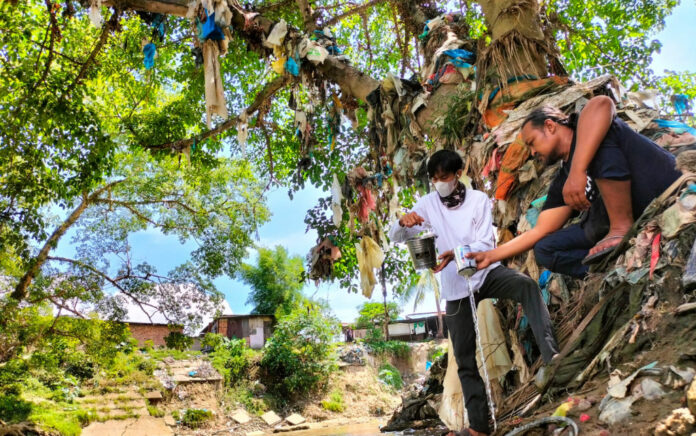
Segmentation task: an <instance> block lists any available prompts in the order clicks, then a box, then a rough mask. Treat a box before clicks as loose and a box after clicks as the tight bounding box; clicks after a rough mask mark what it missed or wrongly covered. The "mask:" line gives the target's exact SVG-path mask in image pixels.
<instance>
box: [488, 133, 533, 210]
mask: <svg viewBox="0 0 696 436" xmlns="http://www.w3.org/2000/svg"><path fill="white" fill-rule="evenodd" d="M528 157H529V148H528V147H527V146H526V145H525V144H524V142H522V135H521V134H519V133H518V134H517V137H515V140H514V141H513V142H512V144H510V146H509V147H508V149H507V151H506V152H505V156H503V161H502V162H501V163H500V172H499V173H498V182H497V183H496V187H495V198H496V199H498V200H507V198H508V196H509V194H510V191H511V190H512V187H513V186H514V185H515V180H516V179H517V170H518V169H519V167H521V166H522V164H523V163H524V162H525V161H526V160H527V158H528Z"/></svg>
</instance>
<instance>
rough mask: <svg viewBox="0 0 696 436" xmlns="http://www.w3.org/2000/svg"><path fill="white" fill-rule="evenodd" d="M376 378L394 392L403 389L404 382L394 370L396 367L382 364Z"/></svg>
mask: <svg viewBox="0 0 696 436" xmlns="http://www.w3.org/2000/svg"><path fill="white" fill-rule="evenodd" d="M377 377H378V378H379V380H380V381H381V382H382V383H384V384H386V385H387V386H389V387H391V388H392V389H394V390H399V389H401V388H402V387H404V381H403V380H402V379H401V373H400V372H399V370H398V369H396V367H394V366H393V365H391V364H389V363H383V364H382V365H380V367H379V372H378V373H377Z"/></svg>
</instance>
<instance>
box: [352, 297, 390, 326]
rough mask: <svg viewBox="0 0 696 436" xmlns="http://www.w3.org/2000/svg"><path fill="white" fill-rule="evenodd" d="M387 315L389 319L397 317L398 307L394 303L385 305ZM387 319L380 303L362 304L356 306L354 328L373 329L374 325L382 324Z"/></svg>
mask: <svg viewBox="0 0 696 436" xmlns="http://www.w3.org/2000/svg"><path fill="white" fill-rule="evenodd" d="M387 313H388V314H389V319H397V318H398V317H399V306H397V305H396V303H387ZM386 319H387V316H386V315H385V311H384V305H383V304H382V303H370V302H367V303H363V304H362V305H360V306H358V318H357V319H356V320H355V327H356V328H359V329H365V328H373V327H374V326H375V325H376V324H377V325H379V324H384V321H385V320H386Z"/></svg>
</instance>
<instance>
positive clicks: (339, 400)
mask: <svg viewBox="0 0 696 436" xmlns="http://www.w3.org/2000/svg"><path fill="white" fill-rule="evenodd" d="M321 407H323V408H324V409H326V410H330V411H331V412H339V413H340V412H343V411H344V410H345V408H346V407H345V405H344V404H343V394H342V393H341V391H338V390H336V391H333V392H331V396H330V397H329V399H328V400H324V401H322V402H321Z"/></svg>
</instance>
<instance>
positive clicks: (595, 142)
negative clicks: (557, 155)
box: [563, 95, 616, 210]
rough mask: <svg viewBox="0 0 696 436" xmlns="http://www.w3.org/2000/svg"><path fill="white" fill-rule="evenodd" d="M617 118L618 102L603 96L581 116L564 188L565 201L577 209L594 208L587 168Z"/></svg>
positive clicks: (596, 98) (585, 108)
mask: <svg viewBox="0 0 696 436" xmlns="http://www.w3.org/2000/svg"><path fill="white" fill-rule="evenodd" d="M615 116H616V106H614V101H613V100H612V99H611V98H609V97H606V96H603V95H600V96H597V97H594V98H592V99H591V100H590V101H588V102H587V104H586V105H585V107H584V108H583V109H582V112H580V117H579V119H578V126H577V129H576V137H575V151H574V153H573V161H572V163H571V165H570V171H569V174H568V180H566V183H565V185H564V186H563V200H564V201H565V203H566V204H567V205H568V206H570V207H572V208H573V209H577V210H585V209H588V208H589V207H590V202H589V201H588V200H587V196H586V195H585V186H586V185H587V168H588V167H589V166H590V162H592V159H593V158H594V156H595V154H596V153H597V149H598V148H599V145H600V144H601V143H602V140H603V139H604V137H605V136H607V132H609V127H611V123H612V121H613V120H614V117H615Z"/></svg>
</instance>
